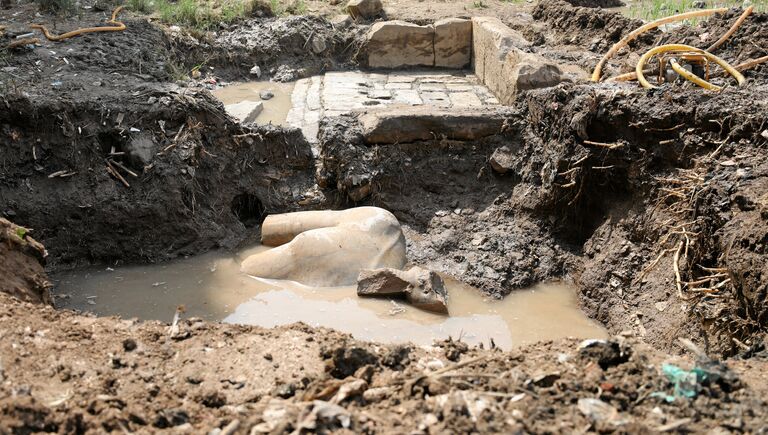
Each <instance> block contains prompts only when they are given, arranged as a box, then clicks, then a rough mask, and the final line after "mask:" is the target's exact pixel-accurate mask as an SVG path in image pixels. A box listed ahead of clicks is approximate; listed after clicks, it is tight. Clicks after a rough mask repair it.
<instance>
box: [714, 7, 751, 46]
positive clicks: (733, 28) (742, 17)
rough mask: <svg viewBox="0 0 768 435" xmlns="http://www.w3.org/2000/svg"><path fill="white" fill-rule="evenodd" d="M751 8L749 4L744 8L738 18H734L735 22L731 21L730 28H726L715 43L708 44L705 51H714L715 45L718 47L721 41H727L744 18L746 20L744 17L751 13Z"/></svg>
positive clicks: (721, 43)
mask: <svg viewBox="0 0 768 435" xmlns="http://www.w3.org/2000/svg"><path fill="white" fill-rule="evenodd" d="M752 9H753V7H752V6H749V7H748V8H746V9H744V12H743V13H742V14H741V16H740V17H739V19H738V20H736V22H735V23H733V25H732V26H731V28H730V29H728V31H727V32H725V34H724V35H723V36H721V37H720V39H718V40H717V41H715V43H714V44H712V45H710V46H709V47H707V51H709V52H710V53H711V52H713V51H715V50H716V49H717V47H719V46H721V45H723V43H724V42H725V41H727V40H728V38H730V37H731V35H733V34H734V33H736V30H737V29H738V28H739V27H741V24H742V23H744V20H746V19H747V17H748V16H749V14H751V13H752Z"/></svg>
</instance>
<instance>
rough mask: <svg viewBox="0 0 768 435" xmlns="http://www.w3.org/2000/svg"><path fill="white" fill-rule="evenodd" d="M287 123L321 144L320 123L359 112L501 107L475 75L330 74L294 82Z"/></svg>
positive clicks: (431, 72) (410, 73)
mask: <svg viewBox="0 0 768 435" xmlns="http://www.w3.org/2000/svg"><path fill="white" fill-rule="evenodd" d="M291 100H292V104H293V107H292V108H291V110H290V112H288V118H287V119H286V124H288V125H289V126H292V127H298V128H301V130H302V131H303V132H304V136H305V137H306V138H307V140H309V141H310V142H311V143H316V142H317V133H318V129H319V122H320V119H321V118H322V117H324V116H337V115H340V114H344V113H349V112H352V111H353V110H359V109H374V108H376V107H385V106H389V105H394V104H400V105H406V106H421V105H429V106H434V107H436V108H440V109H449V108H456V109H463V108H472V107H479V106H491V105H498V104H499V101H498V100H497V99H496V97H494V96H493V94H492V93H491V92H490V91H489V90H488V88H486V87H485V86H484V85H482V84H481V83H480V82H479V81H478V79H477V77H476V76H475V75H474V74H471V73H466V72H459V71H457V72H441V71H436V70H427V71H407V72H406V71H398V72H391V73H377V72H373V73H369V72H361V71H349V72H330V73H327V74H325V75H324V76H314V77H310V78H306V79H301V80H299V81H298V82H296V86H295V88H294V90H293V94H292V97H291Z"/></svg>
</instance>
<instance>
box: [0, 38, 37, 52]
mask: <svg viewBox="0 0 768 435" xmlns="http://www.w3.org/2000/svg"><path fill="white" fill-rule="evenodd" d="M38 44H40V40H39V39H38V38H23V39H17V40H15V41H12V42H9V43H8V45H6V46H5V48H6V49H8V50H14V49H16V48H20V47H25V48H29V49H33V48H34V46H35V45H38Z"/></svg>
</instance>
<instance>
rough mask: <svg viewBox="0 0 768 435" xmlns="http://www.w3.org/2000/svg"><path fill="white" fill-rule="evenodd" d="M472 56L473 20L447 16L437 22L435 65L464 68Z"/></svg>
mask: <svg viewBox="0 0 768 435" xmlns="http://www.w3.org/2000/svg"><path fill="white" fill-rule="evenodd" d="M471 58H472V22H471V21H469V20H464V19H461V18H446V19H443V20H440V21H437V22H436V23H435V66H438V67H445V68H464V67H465V66H467V65H469V61H470V59H471Z"/></svg>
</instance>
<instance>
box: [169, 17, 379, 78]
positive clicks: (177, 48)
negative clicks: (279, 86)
mask: <svg viewBox="0 0 768 435" xmlns="http://www.w3.org/2000/svg"><path fill="white" fill-rule="evenodd" d="M364 29H365V28H364V27H359V26H355V25H353V26H351V27H348V28H338V29H337V28H335V27H334V26H333V25H332V24H331V23H330V22H329V21H328V20H326V19H325V18H322V17H318V16H290V17H286V18H270V19H253V20H249V21H247V22H245V23H239V24H237V25H232V26H230V27H229V28H226V29H222V30H221V31H219V32H217V33H216V35H215V36H213V35H205V36H203V37H200V38H196V37H194V36H192V35H190V34H186V33H174V34H172V35H171V40H172V45H173V47H174V48H173V49H174V52H175V53H177V56H178V58H179V59H185V60H184V62H185V64H186V65H187V66H188V67H189V68H192V67H194V66H195V65H196V64H193V62H197V64H200V63H201V62H202V65H203V66H204V67H205V66H208V65H212V66H215V67H216V70H215V71H216V74H218V75H221V76H222V77H225V78H227V79H231V80H236V79H253V77H250V78H249V71H250V69H251V68H252V67H253V66H254V65H258V66H259V67H260V68H261V71H262V73H263V74H264V77H262V78H271V79H273V80H275V81H292V80H297V79H299V78H303V77H308V76H310V75H313V74H318V73H321V72H324V71H326V70H334V69H341V68H343V67H344V66H348V65H349V63H350V60H351V59H352V58H353V56H354V55H355V52H356V43H355V42H356V41H357V39H358V38H359V36H360V33H361V32H362V31H364Z"/></svg>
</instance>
